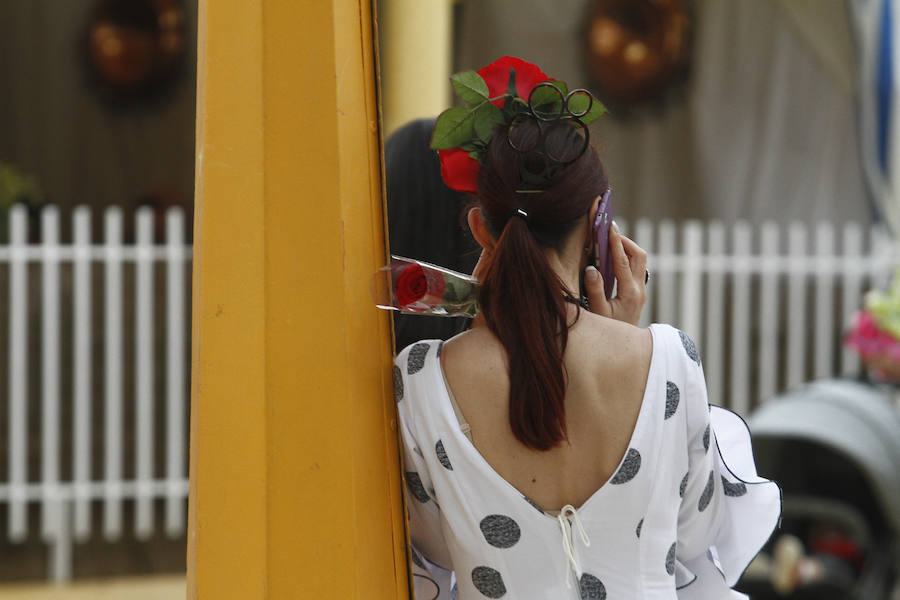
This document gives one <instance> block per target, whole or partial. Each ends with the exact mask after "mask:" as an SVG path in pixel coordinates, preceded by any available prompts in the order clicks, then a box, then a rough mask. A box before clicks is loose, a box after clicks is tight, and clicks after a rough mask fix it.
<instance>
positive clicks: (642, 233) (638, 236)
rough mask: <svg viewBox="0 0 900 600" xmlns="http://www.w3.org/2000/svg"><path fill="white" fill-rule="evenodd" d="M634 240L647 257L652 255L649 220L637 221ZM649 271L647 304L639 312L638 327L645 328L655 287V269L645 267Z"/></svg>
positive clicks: (651, 236) (651, 235)
mask: <svg viewBox="0 0 900 600" xmlns="http://www.w3.org/2000/svg"><path fill="white" fill-rule="evenodd" d="M632 239H634V241H635V242H637V244H638V245H639V246H640V247H641V248H643V249H644V251H645V252H647V254H648V255H652V254H653V248H654V244H653V223H652V222H650V220H649V219H639V220H638V222H637V224H636V225H635V229H634V238H632ZM647 268H648V269H649V270H650V279H651V283H650V284H649V286H650V287H649V289H648V290H647V302H646V304H644V310H643V311H642V312H641V319H640V322H639V325H640V326H641V327H647V326H648V325H650V315H651V314H653V305H654V304H653V286H655V285H656V281H655V277H656V274H655V273H654V272H653V270H654V269H655V268H656V267H655V266H654V265H653V264H652V263H650V264H648V265H647Z"/></svg>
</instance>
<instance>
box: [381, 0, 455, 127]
mask: <svg viewBox="0 0 900 600" xmlns="http://www.w3.org/2000/svg"><path fill="white" fill-rule="evenodd" d="M380 4H381V14H382V22H381V23H379V25H380V29H381V39H382V45H381V63H382V65H383V66H384V68H383V69H382V72H383V81H384V86H383V89H384V127H385V133H386V134H390V133H391V132H392V131H394V129H396V128H398V127H400V126H401V125H403V124H404V123H406V122H408V121H410V120H412V119H419V118H422V117H436V116H437V115H438V113H440V112H441V111H442V110H444V109H445V108H447V106H448V105H449V103H450V100H451V97H450V96H451V94H450V91H451V90H450V73H451V70H452V69H453V44H452V42H453V4H454V2H453V0H382V2H380Z"/></svg>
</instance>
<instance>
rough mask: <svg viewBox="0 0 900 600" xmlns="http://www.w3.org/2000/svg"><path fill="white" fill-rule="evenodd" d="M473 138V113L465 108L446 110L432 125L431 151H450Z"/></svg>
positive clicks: (456, 107)
mask: <svg viewBox="0 0 900 600" xmlns="http://www.w3.org/2000/svg"><path fill="white" fill-rule="evenodd" d="M474 137H475V111H474V110H473V109H471V108H469V107H465V106H454V107H453V108H448V109H447V110H445V111H444V112H442V113H441V114H440V115H438V118H437V121H435V124H434V132H433V133H432V134H431V148H432V149H433V150H452V149H453V148H458V147H459V146H460V145H461V144H464V143H465V142H467V141H469V140H471V139H472V138H474Z"/></svg>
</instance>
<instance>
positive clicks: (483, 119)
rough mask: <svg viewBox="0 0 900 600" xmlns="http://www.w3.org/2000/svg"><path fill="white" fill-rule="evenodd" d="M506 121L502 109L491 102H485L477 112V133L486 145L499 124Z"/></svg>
mask: <svg viewBox="0 0 900 600" xmlns="http://www.w3.org/2000/svg"><path fill="white" fill-rule="evenodd" d="M505 122H506V121H505V120H504V118H503V111H502V110H500V109H499V108H498V107H496V106H494V105H493V104H491V103H487V104H483V105H482V106H481V107H479V108H478V110H477V111H476V112H475V135H477V136H478V139H479V140H481V141H482V142H483V143H484V144H485V145H486V144H487V143H488V142H490V141H491V136H493V135H494V130H495V129H496V128H497V126H499V125H502V124H504V123H505Z"/></svg>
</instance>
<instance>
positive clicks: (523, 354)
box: [479, 216, 569, 450]
mask: <svg viewBox="0 0 900 600" xmlns="http://www.w3.org/2000/svg"><path fill="white" fill-rule="evenodd" d="M563 292H564V288H563V283H562V281H560V279H559V277H558V276H557V275H556V273H555V272H554V271H553V269H552V268H551V267H550V263H549V262H548V260H547V256H546V255H545V254H544V251H543V250H542V249H541V247H540V246H539V245H538V243H537V241H536V240H535V238H534V236H533V235H532V233H531V232H530V231H529V230H528V223H527V222H526V220H525V219H524V218H521V217H518V216H513V217H510V218H509V220H508V221H507V222H506V226H505V227H504V228H503V232H502V233H501V235H500V238H499V239H498V240H497V245H496V246H495V248H494V252H493V256H492V259H491V262H490V266H489V267H488V269H487V272H486V273H485V275H484V277H483V281H482V283H481V288H480V296H479V302H480V304H481V309H482V312H483V313H484V316H485V318H486V320H487V324H488V327H489V328H490V330H491V331H492V332H493V333H494V335H496V336H497V338H498V339H499V340H500V343H502V344H503V347H504V348H505V349H506V354H507V356H508V360H509V423H510V426H511V427H512V432H513V435H515V436H516V439H518V440H519V441H520V442H522V443H523V444H525V445H526V446H528V447H529V448H534V449H536V450H549V449H550V448H552V447H554V446H556V445H557V444H558V443H559V442H561V441H562V440H565V439H567V438H568V434H567V429H566V411H565V394H566V379H567V375H566V372H565V365H564V364H563V360H562V359H563V354H564V352H565V349H566V343H567V342H568V334H569V328H568V326H567V317H566V314H567V313H566V305H565V299H564V296H563Z"/></svg>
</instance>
